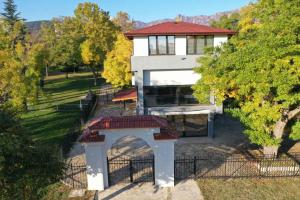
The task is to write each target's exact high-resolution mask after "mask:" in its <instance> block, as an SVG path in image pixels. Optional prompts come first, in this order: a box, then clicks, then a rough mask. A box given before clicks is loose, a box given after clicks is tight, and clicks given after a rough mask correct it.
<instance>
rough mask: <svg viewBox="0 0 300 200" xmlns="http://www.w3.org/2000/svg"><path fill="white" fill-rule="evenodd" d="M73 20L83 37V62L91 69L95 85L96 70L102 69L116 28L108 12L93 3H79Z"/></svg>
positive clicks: (111, 45) (114, 37)
mask: <svg viewBox="0 0 300 200" xmlns="http://www.w3.org/2000/svg"><path fill="white" fill-rule="evenodd" d="M75 20H76V23H77V28H78V30H81V31H82V33H83V37H84V41H83V43H82V45H81V55H82V59H83V63H84V64H85V65H87V66H88V67H89V68H90V69H91V70H92V72H93V75H94V80H95V85H96V84H97V77H98V71H100V70H102V67H103V62H104V60H105V56H106V54H107V53H108V52H109V51H110V50H111V49H112V47H113V44H114V41H115V39H116V34H117V28H116V26H115V24H114V23H113V22H112V21H111V20H110V16H109V14H108V13H107V12H105V11H103V10H101V9H100V8H99V6H98V5H97V4H95V3H82V4H79V5H78V7H77V8H76V10H75Z"/></svg>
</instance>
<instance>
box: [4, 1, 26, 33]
mask: <svg viewBox="0 0 300 200" xmlns="http://www.w3.org/2000/svg"><path fill="white" fill-rule="evenodd" d="M1 16H3V17H4V19H5V20H6V21H7V22H8V23H9V24H10V25H11V27H12V26H14V24H15V23H16V22H17V21H20V20H22V19H21V18H20V13H19V12H17V5H16V4H15V3H14V0H6V1H5V2H4V12H3V13H1Z"/></svg>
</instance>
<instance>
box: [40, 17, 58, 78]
mask: <svg viewBox="0 0 300 200" xmlns="http://www.w3.org/2000/svg"><path fill="white" fill-rule="evenodd" d="M38 38H39V39H38V43H41V44H42V45H43V47H44V54H47V56H45V75H46V77H48V75H49V67H51V66H54V65H55V56H56V52H55V48H56V46H57V36H56V33H55V27H54V23H52V22H51V23H47V24H46V23H43V24H42V25H41V30H40V32H39V36H38Z"/></svg>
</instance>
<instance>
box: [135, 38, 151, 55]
mask: <svg viewBox="0 0 300 200" xmlns="http://www.w3.org/2000/svg"><path fill="white" fill-rule="evenodd" d="M133 53H134V56H148V37H134V38H133Z"/></svg>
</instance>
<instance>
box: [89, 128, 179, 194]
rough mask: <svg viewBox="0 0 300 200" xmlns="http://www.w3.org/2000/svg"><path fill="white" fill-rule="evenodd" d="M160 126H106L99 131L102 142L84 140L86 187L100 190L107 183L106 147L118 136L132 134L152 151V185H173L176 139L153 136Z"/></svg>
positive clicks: (107, 148) (110, 145) (108, 147)
mask: <svg viewBox="0 0 300 200" xmlns="http://www.w3.org/2000/svg"><path fill="white" fill-rule="evenodd" d="M159 132H160V129H159V128H136V129H132V128H131V129H106V130H101V131H99V134H100V135H105V140H104V142H97V143H85V144H84V146H85V152H86V161H87V169H88V170H87V179H88V190H99V191H102V190H104V189H105V188H107V187H109V185H108V170H107V159H106V157H107V151H108V150H109V149H110V148H111V147H112V146H113V144H114V143H115V142H116V141H117V140H119V139H120V138H124V137H127V136H133V137H136V138H140V139H142V140H144V141H145V142H146V143H147V144H148V145H149V146H150V147H151V148H152V151H153V153H154V159H155V161H154V163H155V166H154V171H155V185H157V186H159V187H173V186H174V143H175V141H176V140H154V136H153V134H154V133H159Z"/></svg>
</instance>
